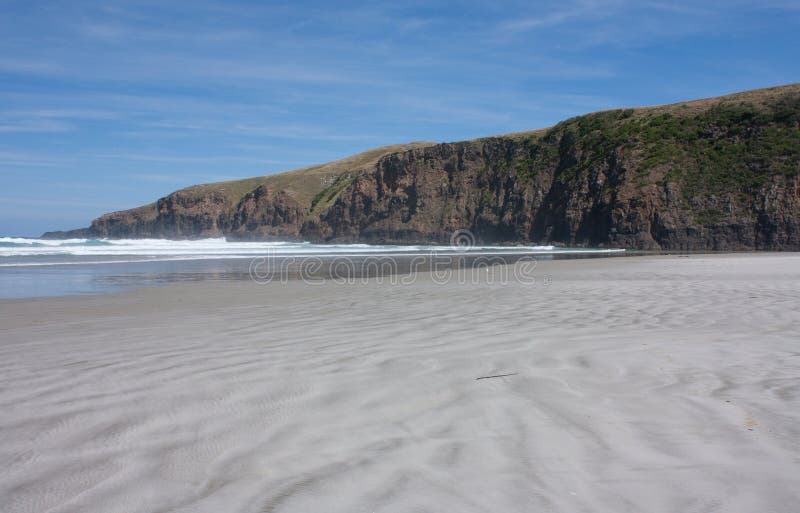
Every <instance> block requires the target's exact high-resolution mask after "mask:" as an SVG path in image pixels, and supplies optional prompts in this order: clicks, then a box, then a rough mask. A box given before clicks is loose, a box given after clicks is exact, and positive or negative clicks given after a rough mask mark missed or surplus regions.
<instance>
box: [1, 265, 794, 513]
mask: <svg viewBox="0 0 800 513" xmlns="http://www.w3.org/2000/svg"><path fill="white" fill-rule="evenodd" d="M536 275H537V277H538V278H539V282H538V283H537V284H535V285H530V284H526V285H523V284H518V283H509V284H505V285H501V284H499V283H496V282H495V283H488V282H486V280H484V281H483V282H482V283H473V284H458V283H451V284H449V285H439V284H436V283H433V282H431V280H430V278H429V277H426V276H420V277H419V278H418V280H417V281H416V283H414V284H412V285H405V286H391V285H389V284H387V283H383V284H380V283H377V282H376V281H375V280H372V281H370V282H369V283H367V284H354V285H335V284H331V283H328V284H326V285H321V286H313V285H307V284H303V283H301V282H291V283H288V284H280V283H273V284H269V285H256V284H253V283H247V282H238V283H205V284H190V285H178V286H169V287H165V288H151V289H146V290H139V291H135V292H129V293H124V294H118V295H113V296H102V297H81V298H55V299H34V300H14V301H2V302H0V337H1V338H0V369H1V371H0V412H1V413H0V511H3V512H7V513H11V512H32V513H33V512H35V513H42V512H45V511H49V512H85V513H90V512H103V513H109V512H125V513H133V512H165V511H186V512H189V511H191V512H214V513H218V512H239V511H242V512H244V511H247V512H298V513H308V512H373V511H374V512H411V511H414V512H422V511H431V512H440V511H448V512H449V511H452V512H487V511H491V512H495V511H496V512H516V511H520V512H522V511H525V512H531V511H536V512H539V511H541V512H549V511H554V512H556V511H557V512H583V511H586V512H610V513H611V512H613V513H619V512H628V511H629V512H637V513H641V512H670V513H672V512H698V513H699V512H712V511H724V512H737V513H738V512H759V513H765V512H787V513H788V512H795V511H798V508H800V336H798V331H799V330H798V329H799V328H800V255H730V256H691V257H689V258H679V257H670V256H664V257H641V258H614V259H603V260H582V261H550V262H543V263H541V264H540V265H539V266H538V268H537V269H536ZM487 276H491V275H489V274H487ZM546 277H549V284H546V283H545V281H546V280H545V278H546ZM505 373H516V374H515V375H512V376H507V377H502V378H491V379H484V380H476V379H475V378H477V377H480V376H486V375H492V374H505Z"/></svg>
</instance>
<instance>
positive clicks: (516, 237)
mask: <svg viewBox="0 0 800 513" xmlns="http://www.w3.org/2000/svg"><path fill="white" fill-rule="evenodd" d="M353 162H356V161H353ZM357 163H358V165H355V164H353V165H350V164H348V165H342V166H338V167H335V172H334V173H332V174H331V175H330V176H328V177H327V178H326V177H324V176H323V177H322V178H323V179H320V175H313V176H312V175H310V174H308V173H301V172H295V174H294V175H293V176H292V180H291V181H286V180H284V182H282V183H280V184H278V183H270V184H260V185H256V186H254V187H252V189H249V190H248V191H247V192H244V193H243V194H240V195H238V196H235V195H232V194H231V193H230V189H231V187H225V188H219V189H215V188H214V187H211V186H203V188H190V189H185V190H183V191H178V192H175V193H173V194H171V195H169V196H167V197H165V198H162V199H160V200H159V201H158V202H157V203H155V204H152V205H148V206H145V207H140V208H139V209H133V210H129V211H124V212H117V213H113V214H107V215H105V216H102V217H100V218H98V219H96V220H95V221H94V222H93V223H92V226H91V227H90V228H89V233H91V234H92V235H93V236H98V237H171V238H187V237H189V238H194V237H208V236H227V237H232V238H241V239H281V240H309V241H315V242H334V241H336V242H342V241H347V242H356V241H358V242H372V243H378V242H384V243H388V242H392V243H425V242H445V241H447V240H449V237H450V235H451V233H452V232H453V231H455V230H459V229H468V230H470V231H472V233H473V234H474V235H475V237H476V238H477V240H478V241H481V242H484V243H531V242H535V243H556V244H564V245H570V246H601V247H626V248H641V249H685V250H743V249H772V250H778V249H793V250H799V249H800V85H793V86H786V87H781V88H773V89H767V90H758V91H751V92H747V93H740V94H738V95H731V96H727V97H721V98H716V99H710V100H701V101H697V102H690V103H685V104H676V105H670V106H664V107H654V108H645V109H625V110H614V111H606V112H599V113H594V114H589V115H586V116H581V117H578V118H573V119H570V120H567V121H564V122H562V123H559V124H558V125H556V126H555V127H552V128H550V129H547V130H540V131H536V132H530V133H523V134H513V135H509V136H500V137H491V138H486V139H479V140H474V141H464V142H458V143H451V144H438V145H424V144H421V145H416V146H414V147H412V148H408V149H404V150H402V151H388V152H385V153H383V154H381V155H379V156H377V157H376V158H375V159H374V160H373V161H370V162H368V163H366V164H364V162H363V161H358V162H357ZM331 169H334V168H331ZM275 176H278V177H279V176H281V175H275ZM284 176H288V174H287V175H284ZM313 180H317V181H319V182H316V181H315V182H314V183H313V187H312V188H311V189H309V187H310V185H309V184H311V181H313ZM250 185H252V184H250V183H248V187H246V188H249V186H250ZM301 186H303V187H306V189H305V190H306V191H307V192H308V194H307V195H306V196H305V197H300V196H299V195H298V194H297V193H296V191H297V190H299V189H300V188H301ZM311 193H314V194H313V198H311Z"/></svg>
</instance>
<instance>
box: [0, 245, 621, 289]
mask: <svg viewBox="0 0 800 513" xmlns="http://www.w3.org/2000/svg"><path fill="white" fill-rule="evenodd" d="M461 242H463V241H459V244H460V243H461ZM466 242H467V243H466V244H464V245H452V246H451V245H443V246H397V245H367V244H311V243H295V242H234V241H227V240H226V239H224V238H219V239H204V240H192V241H177V240H165V239H119V240H116V239H115V240H106V239H68V240H45V239H29V238H18V237H0V298H24V297H42V296H64V295H83V294H103V293H110V292H115V291H120V290H126V289H131V288H136V287H141V286H147V285H159V284H165V283H173V282H178V281H199V280H239V279H255V280H271V279H287V278H298V277H299V278H305V277H307V276H312V275H313V276H315V277H320V276H332V275H338V276H342V275H344V274H346V275H347V276H349V277H353V276H361V275H365V274H370V272H372V274H375V273H376V272H377V273H385V272H409V271H410V270H428V269H430V267H431V262H433V263H434V264H436V263H437V262H441V263H442V264H444V265H448V262H449V263H450V264H453V263H455V264H458V263H459V262H460V263H462V264H463V263H464V262H471V263H473V264H475V263H476V262H477V263H478V264H480V263H482V262H484V263H491V264H492V265H494V264H497V263H511V262H513V261H515V260H519V259H521V258H529V259H541V258H559V257H560V258H563V257H567V258H575V257H589V256H612V255H619V254H621V252H622V250H610V249H586V248H562V247H554V246H480V245H473V244H471V243H470V242H471V241H469V240H467V241H466ZM415 261H418V262H423V263H424V262H427V263H426V264H424V265H422V266H418V267H415V266H414V262H415ZM476 265H477V264H476ZM412 268H413V269H412ZM370 270H371V271H370ZM343 273H344V274H343Z"/></svg>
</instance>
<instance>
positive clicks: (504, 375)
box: [475, 372, 517, 381]
mask: <svg viewBox="0 0 800 513" xmlns="http://www.w3.org/2000/svg"><path fill="white" fill-rule="evenodd" d="M516 375H517V373H516V372H512V373H511V374H495V375H494V376H481V377H479V378H475V381H478V380H479V379H489V378H504V377H506V376H516Z"/></svg>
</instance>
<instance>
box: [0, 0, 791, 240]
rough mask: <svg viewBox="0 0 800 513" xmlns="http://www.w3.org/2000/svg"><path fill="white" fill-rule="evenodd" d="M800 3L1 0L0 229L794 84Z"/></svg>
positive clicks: (58, 222) (37, 227)
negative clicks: (403, 151) (352, 158)
mask: <svg viewBox="0 0 800 513" xmlns="http://www.w3.org/2000/svg"><path fill="white" fill-rule="evenodd" d="M798 28H800V0H761V1H752V2H746V1H739V0H724V1H723V0H694V1H683V0H679V1H675V2H667V1H661V0H655V1H634V0H609V1H601V0H557V1H549V0H545V1H499V0H498V1H487V2H477V1H471V0H467V1H458V0H454V1H452V0H451V1H448V2H437V1H433V0H430V1H416V0H410V1H403V2H369V3H359V2H348V1H341V2H314V1H304V0H295V1H292V2H267V1H222V0H219V1H217V0H194V1H191V2H188V1H186V2H171V1H168V0H159V1H147V0H145V1H135V2H134V1H130V0H104V1H98V2H92V1H83V0H71V1H69V2H64V1H47V0H42V1H36V0H24V1H16V0H0V236H2V235H17V236H36V235H39V234H41V233H42V232H43V231H46V230H58V229H69V228H77V227H84V226H88V225H89V223H90V222H91V220H92V219H93V218H95V217H97V216H99V215H101V214H103V213H105V212H109V211H114V210H122V209H126V208H130V207H134V206H138V205H142V204H146V203H150V202H152V201H154V200H155V199H157V198H159V197H162V196H165V195H166V194H168V193H170V192H171V191H173V190H176V189H179V188H182V187H186V186H189V185H193V184H197V183H207V182H213V181H219V180H228V179H234V178H242V177H249V176H257V175H264V174H269V173H274V172H279V171H283V170H288V169H293V168H297V167H303V166H307V165H311V164H316V163H322V162H328V161H331V160H336V159H339V158H342V157H345V156H348V155H351V154H354V153H358V152H360V151H363V150H366V149H369V148H373V147H376V146H382V145H385V144H394V143H401V142H409V141H436V142H446V141H457V140H462V139H469V138H474V137H480V136H486V135H493V134H501V133H508V132H515V131H521V130H529V129H534V128H540V127H545V126H549V125H552V124H554V123H556V122H558V121H560V120H562V119H565V118H568V117H571V116H575V115H579V114H583V113H586V112H591V111H595V110H601V109H608V108H614V107H625V106H638V105H653V104H662V103H670V102H676V101H683V100H688V99H693V98H703V97H709V96H716V95H721V94H727V93H732V92H736V91H741V90H746V89H754V88H759V87H769V86H775V85H781V84H788V83H793V82H798V81H800V59H798V57H797V55H798V53H800V35H798V33H800V31H798Z"/></svg>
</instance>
